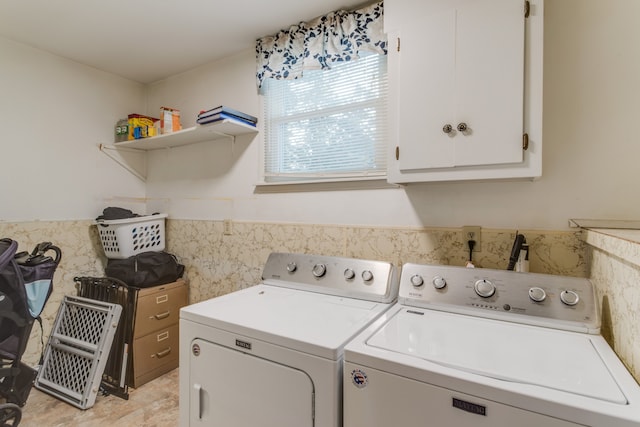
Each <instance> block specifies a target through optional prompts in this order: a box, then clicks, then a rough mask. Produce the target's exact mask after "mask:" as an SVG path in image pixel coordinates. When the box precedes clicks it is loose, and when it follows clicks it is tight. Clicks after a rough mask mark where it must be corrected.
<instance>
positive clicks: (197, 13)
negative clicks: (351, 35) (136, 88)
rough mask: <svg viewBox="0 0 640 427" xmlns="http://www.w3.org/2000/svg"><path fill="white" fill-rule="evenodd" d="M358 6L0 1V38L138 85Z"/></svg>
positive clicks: (186, 0) (332, 2) (282, 0)
mask: <svg viewBox="0 0 640 427" xmlns="http://www.w3.org/2000/svg"><path fill="white" fill-rule="evenodd" d="M370 2H371V1H366V0H365V1H364V2H363V0H315V1H300V0H107V1H95V0H55V1H52V0H0V36H2V37H5V38H8V39H11V40H13V41H16V42H20V43H23V44H26V45H29V46H32V47H35V48H38V49H41V50H44V51H47V52H50V53H53V54H55V55H58V56H62V57H65V58H68V59H71V60H73V61H76V62H79V63H82V64H85V65H88V66H91V67H94V68H97V69H100V70H103V71H107V72H109V73H113V74H116V75H119V76H122V77H125V78H127V79H130V80H133V81H137V82H140V83H152V82H155V81H158V80H162V79H164V78H166V77H169V76H172V75H174V74H178V73H181V72H183V71H187V70H190V69H192V68H195V67H197V66H199V65H202V64H206V63H208V62H211V61H214V60H217V59H220V58H223V57H226V56H229V55H233V54H234V53H237V52H240V51H243V50H245V49H251V48H253V47H254V46H255V40H256V39H257V38H259V37H262V36H265V35H270V34H275V33H277V32H278V31H279V30H280V29H284V28H288V27H289V26H291V25H293V24H297V23H298V22H300V21H308V20H310V19H312V18H315V17H317V16H320V15H323V14H325V13H328V12H331V11H333V10H338V9H355V8H358V7H360V6H361V5H363V4H367V3H370Z"/></svg>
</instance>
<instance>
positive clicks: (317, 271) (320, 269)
mask: <svg viewBox="0 0 640 427" xmlns="http://www.w3.org/2000/svg"><path fill="white" fill-rule="evenodd" d="M311 272H312V273H313V275H314V276H316V277H322V276H324V274H325V273H326V272H327V266H326V265H324V264H316V265H314V266H313V270H311Z"/></svg>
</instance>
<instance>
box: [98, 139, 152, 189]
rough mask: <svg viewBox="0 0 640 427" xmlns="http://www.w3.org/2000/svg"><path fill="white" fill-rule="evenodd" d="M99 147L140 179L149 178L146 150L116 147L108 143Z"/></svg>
mask: <svg viewBox="0 0 640 427" xmlns="http://www.w3.org/2000/svg"><path fill="white" fill-rule="evenodd" d="M99 148H100V151H102V152H103V153H104V154H106V155H107V156H109V157H110V158H111V159H112V160H114V161H115V162H116V163H118V164H119V165H120V166H122V167H123V168H125V169H126V170H128V171H129V172H130V173H132V174H133V175H135V176H136V177H137V178H138V179H140V180H141V181H146V180H147V153H146V152H145V151H144V150H138V149H135V148H128V147H115V146H113V145H106V144H100V145H99Z"/></svg>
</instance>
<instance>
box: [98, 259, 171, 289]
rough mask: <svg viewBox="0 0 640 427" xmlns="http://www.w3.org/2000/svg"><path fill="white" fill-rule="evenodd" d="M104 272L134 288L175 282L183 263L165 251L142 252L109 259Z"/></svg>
mask: <svg viewBox="0 0 640 427" xmlns="http://www.w3.org/2000/svg"><path fill="white" fill-rule="evenodd" d="M105 274H106V275H107V276H108V277H113V278H115V279H119V280H122V281H123V282H124V283H126V284H127V285H129V286H133V287H135V288H148V287H150V286H157V285H164V284H166V283H171V282H175V281H176V280H178V279H179V278H180V277H182V275H183V274H184V265H182V264H180V263H178V260H177V259H176V257H175V256H174V255H173V254H170V253H167V252H142V253H140V254H137V255H133V256H130V257H129V258H126V259H109V260H108V261H107V268H106V269H105Z"/></svg>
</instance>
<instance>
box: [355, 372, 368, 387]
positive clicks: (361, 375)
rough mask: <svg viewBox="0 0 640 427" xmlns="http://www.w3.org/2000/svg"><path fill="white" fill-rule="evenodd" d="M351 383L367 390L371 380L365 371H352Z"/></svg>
mask: <svg viewBox="0 0 640 427" xmlns="http://www.w3.org/2000/svg"><path fill="white" fill-rule="evenodd" d="M351 382H352V383H353V385H354V386H356V387H358V388H365V387H366V386H367V384H368V383H369V378H367V374H366V373H365V372H364V371H361V370H360V369H354V370H353V371H351Z"/></svg>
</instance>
